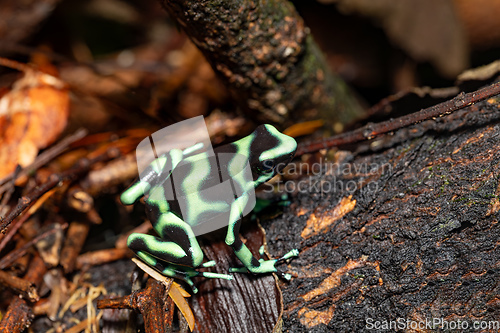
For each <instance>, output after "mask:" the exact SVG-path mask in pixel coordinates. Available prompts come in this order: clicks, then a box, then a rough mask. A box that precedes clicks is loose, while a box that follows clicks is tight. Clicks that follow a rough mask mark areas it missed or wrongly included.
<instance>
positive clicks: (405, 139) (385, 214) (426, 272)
mask: <svg viewBox="0 0 500 333" xmlns="http://www.w3.org/2000/svg"><path fill="white" fill-rule="evenodd" d="M499 109H500V98H499V97H498V96H497V97H494V98H490V99H488V100H486V101H483V102H480V103H477V104H475V105H473V106H470V107H468V108H466V109H463V110H460V111H458V112H457V113H455V114H451V115H449V116H446V117H443V118H438V119H435V120H430V121H426V122H423V123H421V124H418V125H416V126H414V127H411V128H408V129H405V130H400V131H398V132H396V133H395V134H394V135H393V136H387V137H385V138H383V139H379V140H378V141H377V142H376V143H371V144H366V145H364V147H361V148H362V149H360V150H358V153H351V152H345V151H340V152H338V153H337V154H336V155H335V157H334V158H333V159H329V160H330V161H337V162H338V163H339V165H340V166H339V167H338V168H337V167H334V168H333V169H331V170H330V171H328V170H325V169H323V170H322V172H321V173H319V174H316V175H309V176H305V177H303V178H301V180H305V181H306V185H307V186H305V185H303V186H302V189H305V190H304V191H303V192H301V193H296V195H293V196H292V199H291V200H292V203H291V205H290V206H289V209H288V210H287V211H286V212H285V214H284V215H283V216H282V217H281V218H278V219H275V220H273V221H269V222H266V223H263V227H264V228H265V229H266V231H267V238H268V240H267V242H268V245H269V249H270V252H271V253H273V255H275V256H279V255H280V254H283V253H285V252H286V251H287V250H288V249H290V248H298V249H299V250H300V251H301V253H300V255H299V257H298V258H296V259H294V260H292V261H291V263H290V264H289V266H288V270H289V272H291V273H296V274H297V277H296V278H294V279H292V281H291V282H290V283H288V284H283V286H282V288H283V289H282V292H283V298H284V304H285V305H284V306H285V310H284V322H283V327H284V331H287V330H288V331H289V332H368V331H370V330H368V328H369V327H367V323H368V322H367V320H368V319H369V318H371V319H372V320H373V321H380V322H381V323H382V322H383V321H391V320H392V321H396V320H398V319H400V320H402V321H404V322H405V323H406V320H410V321H415V322H423V323H424V324H425V321H426V320H433V319H434V318H437V319H440V318H442V319H443V320H446V321H449V322H451V321H454V322H455V325H456V324H457V322H458V321H459V320H460V321H461V322H465V321H466V322H467V323H468V325H470V326H469V329H468V330H460V331H464V332H469V331H473V330H472V325H473V323H474V322H480V321H482V322H483V323H486V324H485V325H490V326H488V327H486V328H485V327H482V329H480V330H476V331H481V332H497V331H498V326H494V325H498V324H499V322H498V320H499V318H500V246H499V242H498V240H499V239H500V225H499V223H498V217H499V211H500V200H499V198H500V182H499V174H500V138H499V136H498V133H499V132H500V124H499V123H498V121H499V120H500V112H499V111H500V110H499ZM373 147H377V149H376V150H375V151H374V150H372V149H373ZM316 170H318V168H316ZM295 182H297V181H295ZM348 184H351V185H352V184H354V185H355V186H354V187H352V186H351V187H352V188H351V190H349V186H347V185H348ZM291 185H292V184H291V183H290V184H288V189H291V188H292V186H291ZM346 187H347V189H346ZM495 321H496V324H495ZM428 328H429V327H428V326H426V327H425V329H422V330H412V329H410V327H407V329H406V330H405V329H402V330H401V331H409V332H414V331H415V332H416V331H422V332H431V331H433V332H434V331H438V330H439V329H440V328H442V327H440V326H436V327H434V328H432V329H428ZM371 331H377V330H371ZM378 331H384V332H389V331H391V332H393V331H396V330H395V329H389V330H378ZM439 331H441V330H439ZM442 331H450V330H446V329H444V330H442Z"/></svg>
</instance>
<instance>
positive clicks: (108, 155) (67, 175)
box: [0, 148, 120, 232]
mask: <svg viewBox="0 0 500 333" xmlns="http://www.w3.org/2000/svg"><path fill="white" fill-rule="evenodd" d="M119 154H120V152H119V150H117V149H115V148H111V149H108V150H107V151H106V152H104V153H103V154H102V155H98V156H97V157H95V158H92V159H87V158H83V159H81V160H80V161H78V162H77V163H76V164H75V165H74V166H73V167H71V168H70V169H68V170H66V171H63V172H61V173H58V174H53V175H51V176H50V177H49V179H48V181H47V182H46V183H45V184H42V185H40V186H39V187H37V188H36V189H35V190H34V191H33V192H32V193H31V194H30V195H28V196H23V197H21V198H20V199H19V202H18V203H17V205H16V206H15V207H13V208H12V209H11V210H10V212H9V213H8V214H7V216H6V217H5V218H0V221H1V224H0V230H1V231H2V232H5V229H6V228H7V227H8V226H9V225H10V224H11V222H12V221H13V220H14V219H15V218H16V217H17V216H19V215H20V214H21V213H22V212H23V211H24V210H25V209H26V208H28V207H29V206H30V205H31V203H33V202H34V201H35V200H37V199H38V198H40V197H41V196H42V195H43V194H45V193H46V192H48V191H50V190H51V189H53V188H54V187H56V186H57V185H58V184H59V183H60V182H62V181H73V180H75V179H77V178H78V177H79V176H80V175H81V174H84V173H86V172H88V171H89V170H90V167H91V166H92V165H93V164H95V163H97V162H103V161H107V160H110V159H113V158H116V157H117V156H118V155H119Z"/></svg>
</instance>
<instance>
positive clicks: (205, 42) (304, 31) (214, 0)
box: [160, 0, 362, 125]
mask: <svg viewBox="0 0 500 333" xmlns="http://www.w3.org/2000/svg"><path fill="white" fill-rule="evenodd" d="M160 2H161V4H162V5H163V7H164V8H165V9H166V10H167V11H168V12H169V13H170V14H171V15H172V17H173V18H175V20H176V21H177V22H178V23H179V25H180V26H182V28H183V29H184V31H185V32H186V33H187V34H188V36H189V37H190V38H191V40H192V41H193V43H194V44H195V45H196V46H197V47H198V48H199V49H200V50H201V51H202V52H203V54H204V55H205V57H206V58H207V59H208V61H209V63H210V64H211V65H212V67H213V68H214V70H215V71H216V72H217V73H218V75H219V77H220V78H221V79H222V80H223V82H224V83H225V84H226V85H227V86H228V87H229V89H230V91H231V93H232V95H233V97H234V99H235V100H236V101H237V103H238V105H239V106H240V107H242V108H243V109H244V110H245V111H247V112H250V114H251V115H252V116H253V117H254V118H257V119H258V120H260V121H271V122H274V123H278V124H283V125H287V124H291V123H293V122H297V121H303V120H311V119H323V120H325V122H326V123H327V124H329V125H332V124H333V123H334V122H336V121H342V122H344V123H345V122H348V121H351V120H353V119H354V118H355V117H357V116H359V115H360V114H361V113H362V109H361V107H360V105H359V103H358V102H357V100H356V99H355V98H354V97H353V95H352V94H351V93H350V92H349V89H348V88H347V86H346V85H345V83H344V82H343V81H342V80H341V79H340V78H339V77H337V76H335V75H333V74H332V73H331V72H330V71H329V70H328V67H327V65H326V62H325V59H324V57H323V55H322V54H321V52H320V50H319V48H318V47H317V45H316V44H315V42H314V41H313V38H312V36H311V35H310V32H309V29H308V28H307V27H306V26H305V24H304V21H303V20H302V18H301V17H300V16H299V15H298V13H297V11H296V10H295V8H294V6H293V5H292V4H291V3H290V2H288V1H283V0H268V1H265V0H245V1H241V0H199V1H190V0H160Z"/></svg>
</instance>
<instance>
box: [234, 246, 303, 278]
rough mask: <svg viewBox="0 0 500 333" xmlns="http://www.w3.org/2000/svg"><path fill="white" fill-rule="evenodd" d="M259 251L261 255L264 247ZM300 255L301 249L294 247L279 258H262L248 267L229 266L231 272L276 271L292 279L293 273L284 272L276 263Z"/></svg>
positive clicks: (257, 272)
mask: <svg viewBox="0 0 500 333" xmlns="http://www.w3.org/2000/svg"><path fill="white" fill-rule="evenodd" d="M259 253H260V254H261V255H262V254H263V253H264V251H263V247H261V248H260V249H259ZM298 255H299V250H297V249H293V250H291V251H289V252H287V253H286V254H285V255H284V256H282V257H280V258H278V259H271V260H264V259H260V260H259V264H258V265H257V264H255V263H253V262H252V263H250V265H248V266H246V267H231V268H229V272H231V273H253V274H262V273H276V274H278V275H279V276H280V277H281V278H283V279H285V280H291V278H292V275H290V274H289V273H285V272H283V271H282V270H281V269H279V268H277V267H276V265H278V264H281V263H283V262H284V261H286V260H288V259H290V258H293V257H297V256H298Z"/></svg>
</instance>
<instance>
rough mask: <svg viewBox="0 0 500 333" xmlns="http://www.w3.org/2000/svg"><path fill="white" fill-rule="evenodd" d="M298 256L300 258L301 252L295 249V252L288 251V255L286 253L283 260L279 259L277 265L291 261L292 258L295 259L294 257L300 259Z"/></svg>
mask: <svg viewBox="0 0 500 333" xmlns="http://www.w3.org/2000/svg"><path fill="white" fill-rule="evenodd" d="M298 256H299V250H297V249H293V250H291V251H288V252H287V253H285V255H283V256H282V257H281V258H278V259H277V263H282V262H284V261H285V260H288V259H291V258H294V257H298Z"/></svg>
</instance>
